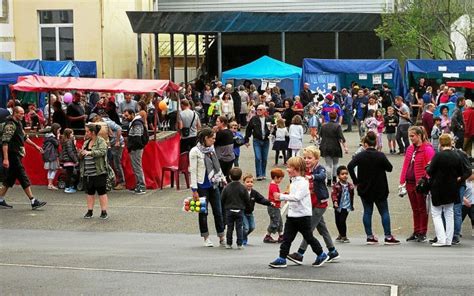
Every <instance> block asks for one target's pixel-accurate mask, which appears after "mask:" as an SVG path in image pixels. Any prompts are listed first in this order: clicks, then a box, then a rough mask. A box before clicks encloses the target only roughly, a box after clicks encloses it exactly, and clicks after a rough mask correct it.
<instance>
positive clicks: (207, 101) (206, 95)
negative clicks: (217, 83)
mask: <svg viewBox="0 0 474 296" xmlns="http://www.w3.org/2000/svg"><path fill="white" fill-rule="evenodd" d="M211 99H212V90H211V85H210V84H209V83H206V85H205V86H204V91H203V92H202V106H203V107H204V123H208V122H209V116H208V115H207V111H208V110H209V106H210V105H211Z"/></svg>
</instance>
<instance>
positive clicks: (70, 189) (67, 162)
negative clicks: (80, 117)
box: [60, 128, 79, 193]
mask: <svg viewBox="0 0 474 296" xmlns="http://www.w3.org/2000/svg"><path fill="white" fill-rule="evenodd" d="M60 159H61V162H62V163H63V167H64V169H65V171H66V180H65V182H66V188H65V189H64V192H65V193H75V192H76V189H74V184H72V176H73V174H74V167H76V166H77V164H78V163H79V159H78V155H77V149H76V143H75V139H74V132H73V130H72V129H70V128H67V129H65V130H64V133H63V138H62V143H61V157H60Z"/></svg>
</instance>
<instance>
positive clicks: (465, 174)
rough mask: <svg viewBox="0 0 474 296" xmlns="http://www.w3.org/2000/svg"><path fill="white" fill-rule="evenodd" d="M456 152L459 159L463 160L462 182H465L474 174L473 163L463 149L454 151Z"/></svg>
mask: <svg viewBox="0 0 474 296" xmlns="http://www.w3.org/2000/svg"><path fill="white" fill-rule="evenodd" d="M454 151H456V153H457V154H458V156H459V158H460V159H461V163H462V176H461V182H464V181H466V180H467V179H468V178H469V177H470V176H471V174H472V164H471V161H470V160H469V157H468V156H467V154H466V153H465V152H464V151H462V150H461V149H454Z"/></svg>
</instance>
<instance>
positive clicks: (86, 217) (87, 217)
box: [84, 211, 94, 219]
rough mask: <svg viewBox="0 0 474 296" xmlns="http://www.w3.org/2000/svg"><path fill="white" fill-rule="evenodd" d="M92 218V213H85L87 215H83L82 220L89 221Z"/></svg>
mask: <svg viewBox="0 0 474 296" xmlns="http://www.w3.org/2000/svg"><path fill="white" fill-rule="evenodd" d="M92 217H94V214H93V213H92V211H87V213H86V214H85V215H84V219H91V218H92Z"/></svg>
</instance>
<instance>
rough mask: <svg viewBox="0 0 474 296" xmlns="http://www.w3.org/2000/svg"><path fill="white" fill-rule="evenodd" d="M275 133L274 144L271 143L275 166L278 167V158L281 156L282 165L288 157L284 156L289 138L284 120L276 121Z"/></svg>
mask: <svg viewBox="0 0 474 296" xmlns="http://www.w3.org/2000/svg"><path fill="white" fill-rule="evenodd" d="M274 133H275V142H273V150H275V165H278V158H279V156H280V151H281V154H282V155H283V163H286V160H287V159H288V156H287V155H286V150H288V141H287V137H288V136H289V134H288V130H287V129H286V126H285V120H284V119H283V118H280V119H278V120H277V125H276V129H274Z"/></svg>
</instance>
